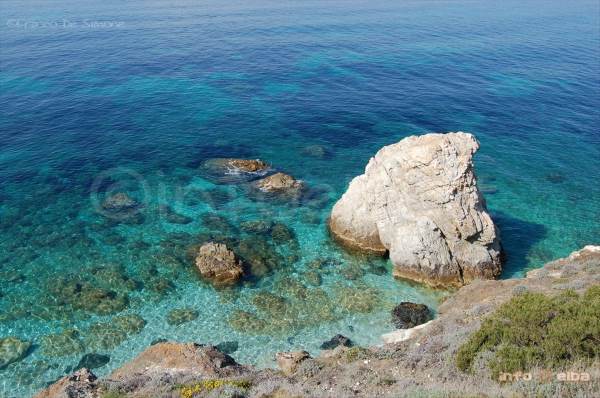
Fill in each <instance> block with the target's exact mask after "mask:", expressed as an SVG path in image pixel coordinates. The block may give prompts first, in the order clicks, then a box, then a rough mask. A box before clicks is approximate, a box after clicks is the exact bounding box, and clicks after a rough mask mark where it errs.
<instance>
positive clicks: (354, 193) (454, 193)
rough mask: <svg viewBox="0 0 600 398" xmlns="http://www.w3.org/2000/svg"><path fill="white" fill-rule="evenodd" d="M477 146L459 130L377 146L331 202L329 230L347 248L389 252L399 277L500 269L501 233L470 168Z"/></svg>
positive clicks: (452, 277) (435, 280) (430, 278)
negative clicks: (489, 212)
mask: <svg viewBox="0 0 600 398" xmlns="http://www.w3.org/2000/svg"><path fill="white" fill-rule="evenodd" d="M478 148H479V144H478V142H477V140H476V139H475V137H473V136H472V135H471V134H467V133H462V132H458V133H448V134H426V135H422V136H413V137H408V138H405V139H403V140H401V141H400V142H398V143H396V144H393V145H389V146H386V147H384V148H382V149H381V150H379V152H377V154H376V155H375V156H374V157H373V158H371V160H370V161H369V164H368V165H367V167H366V169H365V173H364V174H363V175H360V176H358V177H356V178H354V179H353V180H352V182H351V183H350V186H349V187H348V190H347V191H346V193H345V194H344V195H343V196H342V198H341V199H340V200H339V201H338V202H337V203H336V204H335V206H334V207H333V210H332V212H331V217H330V220H329V226H330V230H331V232H332V235H333V236H334V238H336V239H337V240H338V241H339V242H340V243H342V244H344V245H345V246H347V247H350V248H354V249H358V250H363V251H370V252H375V253H379V254H386V253H389V256H390V259H391V261H392V263H393V264H394V266H395V267H394V275H395V276H396V277H400V278H406V279H412V280H416V281H419V282H424V283H427V284H429V285H432V286H460V285H462V284H465V283H468V282H470V281H471V280H473V279H476V278H484V279H490V278H494V277H496V276H498V275H499V274H500V271H501V264H500V240H499V237H498V234H497V231H496V228H495V226H494V223H493V221H492V219H491V217H490V215H489V214H488V212H487V210H486V206H485V201H484V199H483V197H482V195H481V193H480V192H479V190H478V189H477V184H476V179H475V174H474V171H473V160H472V159H473V154H474V153H475V152H476V151H477V149H478Z"/></svg>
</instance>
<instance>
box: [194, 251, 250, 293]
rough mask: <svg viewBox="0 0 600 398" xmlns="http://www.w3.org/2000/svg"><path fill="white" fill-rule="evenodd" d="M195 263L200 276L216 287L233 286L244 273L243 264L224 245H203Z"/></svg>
mask: <svg viewBox="0 0 600 398" xmlns="http://www.w3.org/2000/svg"><path fill="white" fill-rule="evenodd" d="M195 262H196V268H197V269H198V271H200V275H202V277H203V278H204V279H206V280H208V281H209V282H211V283H213V284H214V285H216V286H226V285H233V284H235V283H236V282H237V281H238V280H239V279H240V278H241V277H242V275H243V273H244V269H243V266H242V262H241V261H240V260H238V258H237V257H236V255H235V254H234V253H233V251H231V250H229V249H228V248H227V246H225V245H224V244H222V243H214V242H209V243H205V244H203V245H202V246H201V247H200V249H198V254H197V255H196V260H195Z"/></svg>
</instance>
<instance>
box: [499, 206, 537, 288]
mask: <svg viewBox="0 0 600 398" xmlns="http://www.w3.org/2000/svg"><path fill="white" fill-rule="evenodd" d="M492 218H493V220H494V222H495V223H496V226H497V227H498V229H499V230H500V239H501V241H502V248H503V250H504V263H503V265H502V275H501V276H500V278H501V279H508V278H512V277H515V276H517V275H519V273H520V272H522V271H523V270H524V269H525V268H526V267H527V265H528V260H527V258H528V255H529V253H530V251H531V249H532V248H533V247H534V246H535V244H536V243H537V242H539V241H541V240H542V239H544V238H545V237H546V232H547V229H546V227H545V226H543V225H542V224H538V223H533V222H530V221H525V220H521V219H518V218H514V217H512V216H509V215H508V214H506V213H503V212H492Z"/></svg>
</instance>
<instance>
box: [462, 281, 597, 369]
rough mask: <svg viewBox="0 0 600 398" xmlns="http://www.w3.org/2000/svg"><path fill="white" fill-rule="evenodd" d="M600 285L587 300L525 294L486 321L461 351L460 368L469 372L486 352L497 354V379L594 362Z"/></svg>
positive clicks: (491, 362) (491, 365)
mask: <svg viewBox="0 0 600 398" xmlns="http://www.w3.org/2000/svg"><path fill="white" fill-rule="evenodd" d="M599 319H600V286H594V287H591V288H589V289H588V290H587V291H586V292H585V294H584V295H583V296H581V297H580V296H578V295H577V294H576V293H575V292H572V291H566V292H564V293H562V294H560V295H558V296H555V297H548V296H545V295H543V294H539V293H523V294H521V295H519V296H516V297H514V298H512V299H511V300H510V301H508V302H507V303H505V304H503V305H502V306H500V307H499V308H498V309H497V310H496V312H494V313H493V314H492V315H491V316H490V317H488V318H487V319H485V320H484V321H483V323H482V325H481V328H480V329H479V330H478V331H477V332H475V333H474V334H473V335H471V337H470V338H469V339H468V340H467V342H466V343H464V344H463V345H462V346H461V347H460V348H459V350H458V353H457V356H456V365H457V366H458V368H459V369H461V370H463V371H469V370H470V369H471V366H472V364H473V362H474V360H475V358H476V357H477V355H478V354H479V353H480V352H483V351H491V352H492V353H493V355H492V357H491V359H489V361H488V363H487V365H488V366H489V368H490V370H491V371H492V377H493V378H497V377H498V375H499V374H500V372H515V371H519V370H521V371H523V370H528V369H531V368H534V367H545V368H559V367H564V366H567V365H569V364H572V363H574V362H576V361H578V362H583V363H590V362H591V361H592V360H594V359H596V358H598V356H599V354H600V321H599Z"/></svg>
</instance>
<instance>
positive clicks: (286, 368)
mask: <svg viewBox="0 0 600 398" xmlns="http://www.w3.org/2000/svg"><path fill="white" fill-rule="evenodd" d="M309 358H310V354H309V353H308V352H306V351H293V352H278V353H277V354H276V355H275V360H276V361H277V366H279V369H281V371H282V372H283V373H284V374H286V375H291V374H292V373H294V371H295V370H296V368H297V367H298V365H299V364H300V363H301V362H302V361H305V360H307V359H309Z"/></svg>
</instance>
